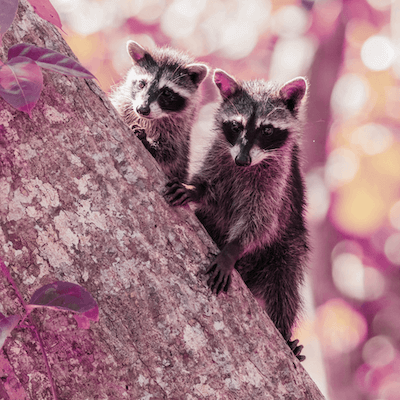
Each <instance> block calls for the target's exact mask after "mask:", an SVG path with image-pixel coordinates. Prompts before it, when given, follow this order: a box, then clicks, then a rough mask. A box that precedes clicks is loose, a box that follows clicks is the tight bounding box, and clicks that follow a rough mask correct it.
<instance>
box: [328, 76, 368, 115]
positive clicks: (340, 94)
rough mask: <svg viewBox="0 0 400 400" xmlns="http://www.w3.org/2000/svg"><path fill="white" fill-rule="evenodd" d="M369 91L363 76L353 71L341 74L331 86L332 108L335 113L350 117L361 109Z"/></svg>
mask: <svg viewBox="0 0 400 400" xmlns="http://www.w3.org/2000/svg"><path fill="white" fill-rule="evenodd" d="M369 93H370V88H369V85H368V82H367V81H366V80H365V78H363V77H362V76H360V75H358V74H353V73H349V74H345V75H342V76H341V77H340V78H339V79H338V80H337V82H336V84H335V86H334V88H333V92H332V98H331V107H332V110H333V112H334V113H335V114H339V115H341V116H343V117H344V118H350V117H351V116H354V115H355V114H357V113H358V112H360V111H361V110H362V108H363V107H364V105H365V103H366V102H367V100H368V96H369Z"/></svg>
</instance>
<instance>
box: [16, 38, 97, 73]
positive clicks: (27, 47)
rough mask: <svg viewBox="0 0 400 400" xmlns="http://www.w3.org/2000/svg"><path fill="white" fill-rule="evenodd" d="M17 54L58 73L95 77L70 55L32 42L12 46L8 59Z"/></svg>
mask: <svg viewBox="0 0 400 400" xmlns="http://www.w3.org/2000/svg"><path fill="white" fill-rule="evenodd" d="M17 56H24V57H28V58H30V59H32V60H34V61H36V63H37V64H38V65H40V66H41V67H43V68H47V69H50V70H51V71H54V72H59V73H60V74H65V75H71V76H76V77H78V78H88V79H92V78H95V76H94V75H93V74H91V73H90V72H89V71H88V70H87V69H86V68H84V67H82V65H81V64H79V63H78V62H77V61H75V60H74V59H72V58H71V57H68V56H65V55H63V54H61V53H59V52H57V51H54V50H50V49H44V48H43V47H37V46H34V45H32V44H27V43H20V44H16V45H15V46H12V47H11V48H10V49H9V50H8V59H9V60H11V59H13V58H14V57H17Z"/></svg>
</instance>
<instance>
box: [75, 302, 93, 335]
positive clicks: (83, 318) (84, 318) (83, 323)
mask: <svg viewBox="0 0 400 400" xmlns="http://www.w3.org/2000/svg"><path fill="white" fill-rule="evenodd" d="M74 318H75V320H76V322H77V323H78V328H79V329H89V328H90V321H95V322H97V321H98V320H99V307H97V306H96V307H95V308H92V309H91V310H89V311H86V312H84V313H83V314H76V315H74Z"/></svg>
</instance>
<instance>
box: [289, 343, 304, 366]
mask: <svg viewBox="0 0 400 400" xmlns="http://www.w3.org/2000/svg"><path fill="white" fill-rule="evenodd" d="M286 343H287V344H288V346H289V347H290V349H291V350H292V352H293V354H294V355H295V356H296V357H297V359H298V360H299V361H300V362H302V361H304V360H305V359H306V356H303V355H301V354H300V353H301V351H302V350H303V348H304V346H302V345H300V346H297V345H298V344H299V339H296V340H293V341H292V342H291V341H290V340H288V341H287V342H286Z"/></svg>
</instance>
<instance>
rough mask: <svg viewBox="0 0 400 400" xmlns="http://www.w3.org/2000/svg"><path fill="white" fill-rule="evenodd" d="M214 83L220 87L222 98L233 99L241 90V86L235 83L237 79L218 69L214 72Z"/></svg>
mask: <svg viewBox="0 0 400 400" xmlns="http://www.w3.org/2000/svg"><path fill="white" fill-rule="evenodd" d="M214 82H215V84H216V85H217V86H218V89H219V91H220V92H221V94H222V96H223V97H225V98H229V97H231V96H232V95H233V94H234V93H235V92H236V90H237V89H238V88H239V85H238V84H237V82H236V81H235V79H234V78H233V77H232V76H230V75H228V74H227V73H226V72H225V71H223V70H222V69H216V70H215V72H214Z"/></svg>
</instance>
